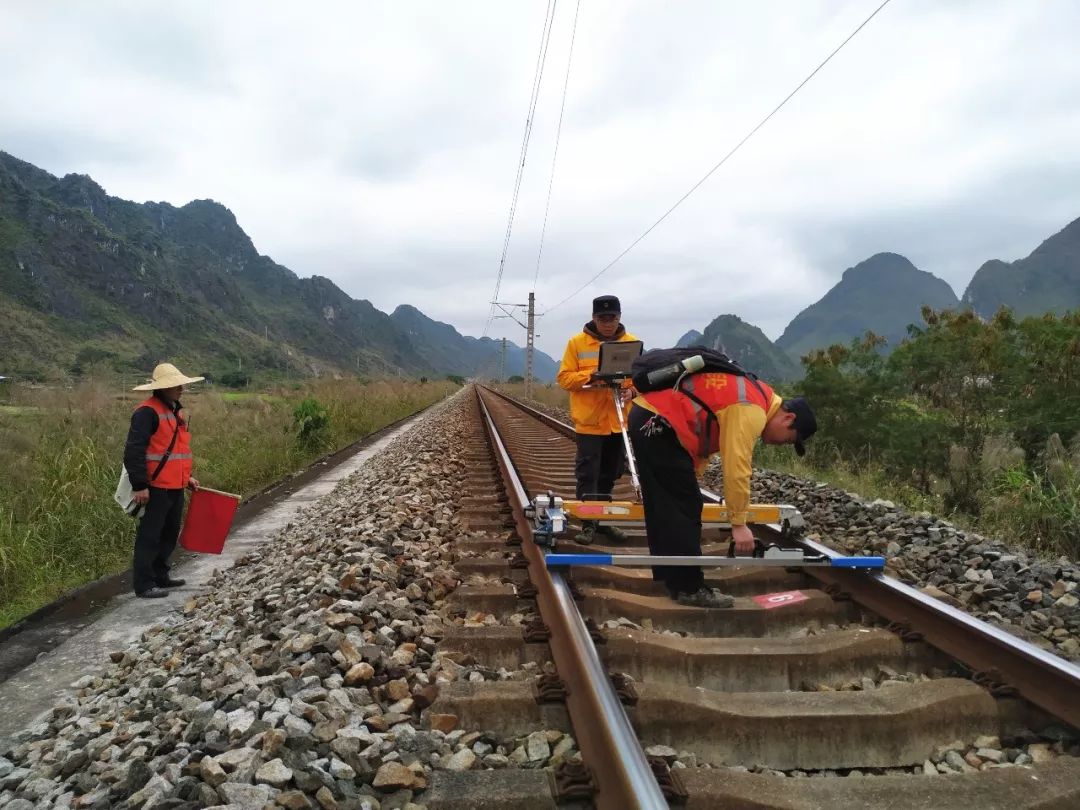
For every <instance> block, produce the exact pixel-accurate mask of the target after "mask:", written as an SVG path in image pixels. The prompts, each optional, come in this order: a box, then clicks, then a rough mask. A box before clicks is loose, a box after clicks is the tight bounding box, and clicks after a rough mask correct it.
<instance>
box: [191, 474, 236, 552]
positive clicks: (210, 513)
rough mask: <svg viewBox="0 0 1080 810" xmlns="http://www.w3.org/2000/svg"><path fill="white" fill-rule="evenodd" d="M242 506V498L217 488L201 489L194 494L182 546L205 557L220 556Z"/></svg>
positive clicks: (192, 494)
mask: <svg viewBox="0 0 1080 810" xmlns="http://www.w3.org/2000/svg"><path fill="white" fill-rule="evenodd" d="M239 503H240V496H239V495H230V494H229V493H228V492H218V491H217V490H216V489H204V488H201V487H200V488H199V489H198V490H196V491H195V492H193V493H191V502H190V503H189V504H188V510H187V517H185V518H184V530H183V531H182V532H180V545H181V546H183V547H184V548H186V549H187V550H188V551H197V552H199V553H201V554H220V553H221V549H222V548H224V547H225V538H226V537H227V536H228V534H229V529H230V528H232V522H233V515H235V514H236V507H237V506H238V505H239Z"/></svg>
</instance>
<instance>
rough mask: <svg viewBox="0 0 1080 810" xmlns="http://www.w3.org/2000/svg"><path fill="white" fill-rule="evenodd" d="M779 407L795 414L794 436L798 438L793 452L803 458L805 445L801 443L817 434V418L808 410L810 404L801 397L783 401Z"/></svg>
mask: <svg viewBox="0 0 1080 810" xmlns="http://www.w3.org/2000/svg"><path fill="white" fill-rule="evenodd" d="M780 407H781V408H783V409H784V410H785V411H787V412H788V413H793V414H795V423H794V427H795V435H796V436H798V438H797V439H796V440H795V452H796V453H798V454H799V455H800V456H805V455H806V445H804V444H803V442H805V441H806V440H807V439H809V438H810V437H811V436H813V435H814V434H815V433H817V417H815V416H814V412H813V411H812V410H810V403H809V402H807V401H806V400H805V399H803V398H802V397H793V398H792V399H785V400H784V401H783V403H781V405H780Z"/></svg>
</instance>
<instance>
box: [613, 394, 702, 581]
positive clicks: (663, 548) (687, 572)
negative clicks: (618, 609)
mask: <svg viewBox="0 0 1080 810" xmlns="http://www.w3.org/2000/svg"><path fill="white" fill-rule="evenodd" d="M630 445H631V447H633V449H634V458H635V459H636V460H637V467H638V478H639V479H640V481H641V500H642V502H643V505H644V507H645V534H646V535H647V537H648V538H649V553H650V554H669V555H682V556H690V555H696V556H699V557H700V556H701V506H702V498H701V489H700V488H699V486H698V480H697V473H696V472H695V471H694V462H693V459H691V457H690V454H689V453H687V452H686V450H685V449H684V448H683V446H682V445H681V444H680V443H679V439H678V437H677V436H676V435H675V431H674V430H673V429H672V427H671V425H669V424H667V422H665V421H664V420H663V419H662V418H661V417H659V416H656V414H654V413H652V412H651V411H648V410H646V409H645V408H642V407H641V406H639V405H635V406H634V407H633V408H631V409H630ZM653 579H655V580H658V581H660V582H663V583H664V584H665V585H666V586H667V589H668V591H669V592H670V593H671V595H672V596H677V595H678V594H680V593H693V592H694V591H696V590H698V589H699V588H701V587H703V586H704V584H705V575H704V573H703V572H702V570H701V569H700V568H696V567H693V566H681V565H657V566H654V567H653Z"/></svg>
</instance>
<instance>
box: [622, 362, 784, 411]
mask: <svg viewBox="0 0 1080 810" xmlns="http://www.w3.org/2000/svg"><path fill="white" fill-rule="evenodd" d="M695 355H701V359H702V360H704V361H705V365H704V367H703V368H700V369H698V370H697V371H695V372H692V373H690V374H685V375H683V376H680V377H676V378H674V379H672V378H668V379H667V380H665V381H664V382H663V383H660V384H657V383H655V382H650V381H649V374H650V373H652V372H654V371H658V370H659V369H662V368H666V367H668V366H674V365H675V364H676V363H680V362H682V361H683V360H685V359H686V358H688V357H694V356H695ZM630 373H631V378H630V379H631V382H633V384H634V388H636V389H637V390H638V391H640V392H641V393H643V394H645V393H648V392H650V391H663V390H665V389H668V388H675V389H676V390H677V391H678V392H679V393H680V394H683V395H685V396H688V397H690V399H692V400H694V402H696V403H697V404H698V405H699V406H700V407H701V409H702V410H703V411H705V413H706V414H708V419H709V430H710V432H711V431H713V430H718V429H719V423H718V422H717V419H716V414H715V413H713V411H712V408H710V407H709V406H708V405H706V404H705V402H704V401H703V400H702V399H701V398H700V397H698V396H695V395H694V394H693V392H691V391H687V390H686V389H685V388H684V387H683V385H682V381H683V380H684V379H686V377H689V376H692V374H734V375H736V376H739V377H745V378H746V379H747V380H749V381H750V382H751V383H752V384H753V385H754V387H755V388H757V390H758V392H759V393H760V394H761V397H762V399H764V400H765V402H766V403H768V401H769V398H768V397H767V396H765V390H764V389H763V388H762V387H761V383H759V382H758V378H757V375H756V374H754V373H753V372H751V371H747V370H746V369H745V368H743V367H742V366H740V365H739V364H738V363H737V362H736V361H735V360H732V359H731V358H730V357H728V356H727V355H726V354H724V353H723V352H721V351H717V350H716V349H707V348H706V347H704V346H685V347H682V348H677V349H653V350H651V351H647V352H645V353H644V354H642V355H641V356H639V357H638V358H636V359H635V360H634V362H633V364H632V365H631V366H630Z"/></svg>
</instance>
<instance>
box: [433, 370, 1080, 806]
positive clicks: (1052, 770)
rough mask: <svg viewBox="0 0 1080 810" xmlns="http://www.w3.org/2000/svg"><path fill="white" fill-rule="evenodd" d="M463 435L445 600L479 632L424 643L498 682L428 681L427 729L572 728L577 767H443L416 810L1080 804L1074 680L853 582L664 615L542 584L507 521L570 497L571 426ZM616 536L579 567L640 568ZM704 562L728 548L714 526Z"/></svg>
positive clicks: (524, 528) (540, 417)
mask: <svg viewBox="0 0 1080 810" xmlns="http://www.w3.org/2000/svg"><path fill="white" fill-rule="evenodd" d="M475 418H476V423H477V436H476V446H475V447H473V448H471V449H470V450H469V451H468V453H467V461H468V464H469V469H468V470H467V476H466V481H467V484H466V486H467V489H468V491H467V492H466V493H464V494H463V497H462V501H461V508H462V510H463V515H464V523H465V525H466V526H467V527H468V528H469V530H470V534H469V537H468V539H467V540H466V541H464V542H463V543H462V544H459V548H458V549H457V561H456V567H457V570H458V571H459V573H460V574H461V575H463V576H465V577H466V581H465V584H463V585H462V586H460V587H459V588H458V589H457V591H456V592H455V593H454V595H453V599H454V600H455V604H456V605H457V606H458V609H459V610H460V612H462V613H464V614H465V615H466V616H472V617H475V618H474V620H472V621H465V622H464V626H462V627H460V628H458V629H456V630H454V631H453V632H450V633H448V634H447V635H446V636H445V637H444V638H443V639H442V640H441V642H440V645H439V646H440V654H442V655H446V656H449V657H451V658H456V659H457V660H459V661H464V662H466V663H470V664H474V665H478V666H481V667H484V668H486V669H488V670H491V671H493V672H495V671H498V672H500V673H502V675H503V676H504V677H501V678H499V679H497V680H483V681H480V682H472V681H466V682H456V683H452V684H448V685H446V686H444V688H443V689H442V690H441V692H440V694H439V697H438V699H437V700H436V701H435V703H434V704H433V705H432V706H431V709H430V712H431V713H432V715H431V716H432V718H453V723H454V724H455V725H456V727H457V728H458V729H459V730H461V732H462V733H470V732H469V731H468V729H477V730H478V729H486V730H488V731H490V732H494V733H496V734H500V735H504V736H522V735H530V740H531V739H532V738H533V736H535V735H543V734H544V733H546V731H545V730H550V729H553V728H554V729H561V730H563V731H566V732H572V733H573V736H574V738H575V740H576V742H577V745H578V747H579V748H580V759H578V758H577V757H574V756H572V757H570V758H567V759H566V760H565V761H563V762H561V763H560V764H559V765H558V767H557V768H555V770H554V771H553V772H550V773H545V772H543V771H539V770H532V771H530V770H529V769H528V768H529V766H528V763H527V762H526V761H522V762H519V763H518V764H519V765H520V766H521V767H520V768H512V769H509V770H504V771H498V770H496V771H490V770H489V771H477V770H472V771H465V772H463V773H449V772H447V771H438V772H436V774H435V778H434V780H433V784H432V787H431V790H430V791H429V792H428V793H427V795H426V796H425V804H426V806H427V807H429V808H433V809H434V808H448V807H460V806H462V804H461V801H462V796H463V795H466V796H472V797H473V798H472V804H471V805H468V806H475V807H498V808H500V810H509V809H510V808H521V810H524V809H525V808H531V807H537V808H547V807H557V806H558V807H562V806H582V807H588V806H595V807H599V808H619V809H620V810H625V809H626V808H636V807H642V808H646V807H649V808H651V807H667V806H686V807H690V808H714V807H746V808H766V807H770V808H771V807H775V808H813V807H830V808H835V807H920V808H947V807H965V808H968V807H971V806H979V807H984V808H987V807H991V808H992V807H1009V808H1024V807H1032V808H1034V807H1039V808H1053V807H1061V808H1065V807H1076V806H1080V758H1078V757H1076V756H1073V755H1071V754H1074V753H1076V752H1078V751H1080V748H1078V747H1077V746H1076V743H1075V740H1076V737H1075V736H1074V735H1075V732H1076V727H1077V725H1080V668H1078V667H1076V666H1075V665H1072V664H1069V663H1068V662H1065V661H1063V660H1062V659H1060V658H1057V657H1055V656H1052V655H1050V654H1047V653H1045V652H1043V651H1041V650H1038V649H1037V648H1035V647H1032V646H1031V645H1028V644H1026V643H1025V642H1022V641H1020V640H1019V639H1016V638H1014V637H1012V636H1009V635H1008V634H1006V633H1004V632H1001V631H999V630H997V629H995V628H993V627H990V626H989V625H986V624H984V623H982V622H979V621H977V620H974V619H972V618H970V617H969V616H967V615H966V614H964V613H962V612H960V611H956V610H954V609H952V608H949V607H948V606H946V605H943V604H942V603H939V602H936V601H935V600H932V599H930V598H929V597H925V596H924V595H922V594H921V593H919V592H918V591H915V590H913V589H910V588H907V587H906V586H904V585H902V584H900V583H897V582H894V581H892V580H888V579H886V578H884V577H877V576H871V575H868V574H865V573H857V572H843V571H835V570H832V569H828V568H824V569H806V570H805V571H793V570H790V569H783V568H742V569H716V570H714V571H713V572H712V573H710V574H709V575H708V579H709V580H710V584H712V585H714V586H716V587H719V588H721V589H723V590H724V591H725V592H727V593H731V594H732V595H734V596H735V597H736V602H735V605H734V607H733V608H730V609H725V610H709V609H702V608H693V607H686V606H681V605H677V604H675V603H673V602H671V601H670V600H669V599H668V598H667V597H666V596H665V595H664V594H663V591H662V589H661V587H660V586H659V585H658V584H656V583H654V582H653V581H652V578H651V574H650V572H649V571H648V570H647V569H628V568H611V567H586V568H576V569H573V570H572V572H567V573H562V574H561V573H553V572H552V571H550V570H549V569H547V568H546V566H545V565H544V561H543V552H542V550H541V549H540V548H539V547H538V546H536V545H534V544H533V543H532V542H531V529H530V523H529V520H528V519H527V518H526V517H525V515H524V506H525V505H526V503H527V502H528V500H529V499H530V497H531V496H532V495H534V494H537V493H542V492H545V491H547V490H553V491H555V492H557V493H569V492H572V491H573V489H574V476H573V456H574V444H573V432H572V430H571V429H570V428H569V427H568V426H566V425H563V424H562V423H560V422H558V421H557V420H554V419H552V418H551V417H549V416H546V415H544V414H542V413H540V412H538V411H534V410H532V409H529V408H527V407H525V406H523V405H521V404H520V403H516V402H514V401H513V400H510V399H509V398H507V397H504V396H502V395H500V394H498V393H496V392H494V391H491V390H488V389H484V388H479V387H478V388H477V399H476V403H475ZM615 496H616V498H620V497H622V498H627V499H630V498H632V491H631V489H630V486H629V483H628V482H626V481H625V480H624V481H622V482H619V484H618V485H617V487H616V492H615ZM712 497H715V496H712ZM629 535H630V537H629V541H628V543H627V544H626V545H625V546H621V547H603V546H590V547H589V550H590V551H609V552H611V553H642V552H643V547H644V545H645V539H644V530H643V528H642V527H637V528H631V529H630V531H629ZM572 538H573V533H572V532H571V537H570V540H569V541H567V542H566V543H564V545H563V547H562V548H561V550H574V549H575V544H574V543H573V539H572ZM703 544H704V550H705V553H706V554H722V553H725V552H726V550H727V542H726V538H725V536H724V533H723V532H722V531H720V530H718V529H707V530H706V533H705V535H704V537H703ZM806 547H807V548H808V549H810V550H813V551H815V552H820V553H828V554H831V553H832V552H831V551H829V550H828V549H827V548H825V547H823V546H818V545H816V544H813V543H809V542H808V543H806ZM576 548H579V549H580V548H581V547H576ZM793 591H797V592H798V599H797V600H787V601H784V600H780V601H778V602H776V603H775V604H777V605H778V606H777V607H775V608H774V607H771V606H770V602H769V599H768V595H770V594H777V593H790V592H793ZM755 597H758V598H757V599H755ZM482 617H483V618H482ZM486 617H495V619H494V620H486ZM508 617H510V618H509V620H508ZM472 733H474V734H478V733H479V732H476V731H474V732H472ZM538 744H539V742H538ZM964 751H966V752H967V753H961V752H964ZM1028 752H1030V753H1028ZM1036 752H1038V753H1036ZM1035 759H1038V760H1040V761H1037V762H1036V761H1033V760H1035ZM942 774H949V775H947V776H944V775H942Z"/></svg>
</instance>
